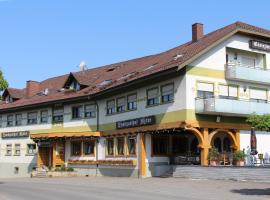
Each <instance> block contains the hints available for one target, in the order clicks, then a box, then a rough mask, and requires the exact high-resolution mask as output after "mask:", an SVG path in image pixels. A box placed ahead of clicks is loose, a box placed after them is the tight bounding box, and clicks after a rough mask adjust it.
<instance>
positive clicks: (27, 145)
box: [26, 143, 37, 155]
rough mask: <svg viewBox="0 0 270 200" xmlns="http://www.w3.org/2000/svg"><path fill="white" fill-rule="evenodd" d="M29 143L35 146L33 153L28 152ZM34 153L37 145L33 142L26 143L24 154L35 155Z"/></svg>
mask: <svg viewBox="0 0 270 200" xmlns="http://www.w3.org/2000/svg"><path fill="white" fill-rule="evenodd" d="M29 145H33V146H34V147H35V148H34V152H33V153H30V152H29V150H30V148H29ZM36 153H37V145H36V144H35V143H29V144H26V155H35V154H36Z"/></svg>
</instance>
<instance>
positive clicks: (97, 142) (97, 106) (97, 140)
mask: <svg viewBox="0 0 270 200" xmlns="http://www.w3.org/2000/svg"><path fill="white" fill-rule="evenodd" d="M95 104H96V113H97V114H96V116H97V128H96V131H99V105H98V102H97V101H95ZM99 141H100V138H99V137H98V138H97V139H96V162H97V161H98V145H99ZM97 175H98V162H97V164H96V176H97Z"/></svg>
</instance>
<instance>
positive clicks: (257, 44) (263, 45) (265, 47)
mask: <svg viewBox="0 0 270 200" xmlns="http://www.w3.org/2000/svg"><path fill="white" fill-rule="evenodd" d="M249 47H250V48H251V49H258V50H262V51H267V52H270V43H267V42H262V41H258V40H250V41H249Z"/></svg>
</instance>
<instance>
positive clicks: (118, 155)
mask: <svg viewBox="0 0 270 200" xmlns="http://www.w3.org/2000/svg"><path fill="white" fill-rule="evenodd" d="M119 139H122V140H123V147H122V148H123V149H122V151H123V153H122V154H119V149H118V148H119ZM125 140H126V139H125V136H118V137H116V138H115V150H116V152H115V156H117V157H123V156H125V154H126V153H125V143H126V142H125Z"/></svg>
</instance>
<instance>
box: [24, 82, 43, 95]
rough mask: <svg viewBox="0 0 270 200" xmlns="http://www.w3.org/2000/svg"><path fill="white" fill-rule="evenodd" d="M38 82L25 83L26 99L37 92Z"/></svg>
mask: <svg viewBox="0 0 270 200" xmlns="http://www.w3.org/2000/svg"><path fill="white" fill-rule="evenodd" d="M39 90H40V89H39V82H37V81H27V83H26V96H27V98H29V97H32V96H34V95H36V94H37V93H38V92H39Z"/></svg>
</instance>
